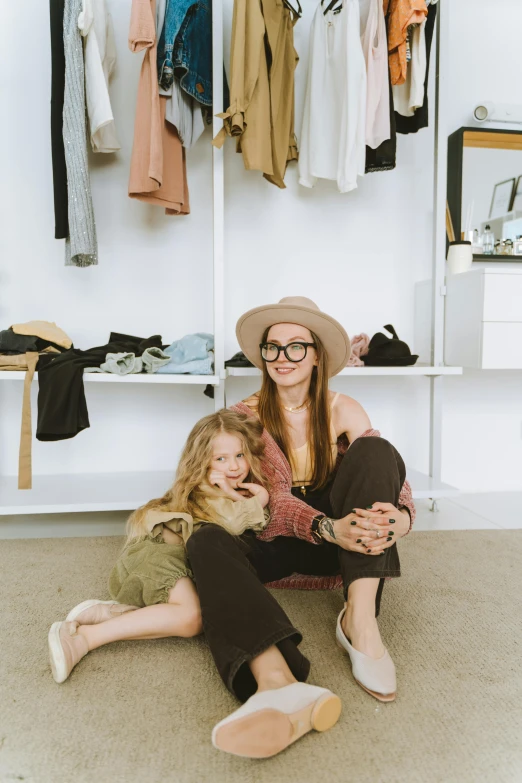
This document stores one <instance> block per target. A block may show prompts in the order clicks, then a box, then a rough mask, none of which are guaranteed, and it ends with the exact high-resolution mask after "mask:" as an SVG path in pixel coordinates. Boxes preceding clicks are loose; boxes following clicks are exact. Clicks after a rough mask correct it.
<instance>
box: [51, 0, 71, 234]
mask: <svg viewBox="0 0 522 783" xmlns="http://www.w3.org/2000/svg"><path fill="white" fill-rule="evenodd" d="M63 9H64V0H50V2H49V10H50V18H51V68H52V76H51V152H52V162H53V187H54V236H55V238H56V239H66V238H67V237H68V236H69V213H68V205H67V169H66V167H65V151H64V147H63V96H64V91H65V54H64V45H63Z"/></svg>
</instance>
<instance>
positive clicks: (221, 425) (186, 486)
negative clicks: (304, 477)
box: [127, 408, 267, 543]
mask: <svg viewBox="0 0 522 783" xmlns="http://www.w3.org/2000/svg"><path fill="white" fill-rule="evenodd" d="M223 432H226V433H228V434H229V435H236V436H237V437H238V438H239V440H240V441H241V447H242V450H243V452H244V454H245V457H246V458H247V460H248V463H249V465H250V473H249V474H248V477H247V478H246V479H245V481H248V482H252V483H256V484H261V486H264V487H266V485H267V482H266V478H264V477H263V473H262V469H261V461H262V459H263V455H264V449H265V444H264V442H263V440H262V439H261V435H262V433H263V425H262V424H261V422H260V421H259V420H258V419H257V418H255V417H253V416H247V415H246V414H244V413H235V412H234V411H230V410H227V409H226V408H222V409H221V410H219V411H217V413H212V414H210V416H205V418H203V419H201V420H200V421H198V423H197V424H196V425H195V426H194V427H193V429H192V431H191V433H190V435H189V436H188V438H187V442H186V444H185V448H184V449H183V452H182V454H181V458H180V461H179V464H178V469H177V471H176V477H175V479H174V484H173V485H172V487H171V488H170V489H169V490H168V491H167V492H166V493H165V494H164V495H163V497H162V498H156V499H155V500H149V502H148V503H146V504H145V505H144V506H141V507H140V508H138V509H137V510H136V511H134V512H133V513H132V514H131V516H130V517H129V519H128V521H127V543H129V542H130V541H134V540H136V539H140V538H144V537H146V536H147V535H148V530H147V524H146V519H145V518H146V514H147V512H148V511H151V510H154V511H181V512H183V513H185V514H190V515H191V516H192V517H193V518H194V519H203V520H208V521H209V522H217V523H218V524H219V523H220V521H221V520H220V519H219V518H218V516H217V514H216V512H215V511H213V509H212V506H211V505H209V504H208V502H207V501H208V498H209V497H216V498H218V497H226V495H225V494H224V493H223V492H222V490H220V489H219V487H215V486H214V487H211V486H210V484H209V483H208V471H209V468H210V462H211V459H212V444H213V441H214V438H215V437H216V435H219V434H221V433H223Z"/></svg>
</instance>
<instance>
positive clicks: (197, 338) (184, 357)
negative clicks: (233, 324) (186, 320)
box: [157, 332, 214, 375]
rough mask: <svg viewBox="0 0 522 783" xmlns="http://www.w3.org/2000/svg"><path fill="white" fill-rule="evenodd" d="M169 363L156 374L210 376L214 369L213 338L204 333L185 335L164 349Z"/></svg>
mask: <svg viewBox="0 0 522 783" xmlns="http://www.w3.org/2000/svg"><path fill="white" fill-rule="evenodd" d="M164 353H165V354H166V355H168V357H169V359H170V361H169V362H168V364H165V365H164V366H162V367H160V368H159V369H158V370H157V372H158V373H171V374H175V375H182V374H184V373H189V374H191V375H212V372H213V369H214V336H213V335H212V334H207V333H206V332H197V333H196V334H187V335H185V337H182V338H181V340H175V341H174V342H173V343H172V344H171V345H169V347H168V348H165V349H164Z"/></svg>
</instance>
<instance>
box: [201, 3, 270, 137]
mask: <svg viewBox="0 0 522 783" xmlns="http://www.w3.org/2000/svg"><path fill="white" fill-rule="evenodd" d="M264 35H265V22H264V19H263V15H262V13H261V7H260V4H259V3H258V2H255V0H235V2H234V15H233V19H232V44H231V54H230V106H229V107H228V109H227V111H226V112H225V113H224V114H218V117H221V118H222V119H223V128H222V129H221V131H220V132H219V133H218V135H217V136H216V138H215V139H214V141H213V144H214V146H216V147H222V146H223V143H224V141H225V136H226V135H228V136H241V134H242V133H243V130H244V129H245V113H246V111H247V109H248V107H249V105H250V101H251V100H252V95H253V94H254V90H255V87H256V84H257V80H258V78H259V70H260V66H261V58H262V57H264V56H265V55H264Z"/></svg>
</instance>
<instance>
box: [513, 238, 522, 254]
mask: <svg viewBox="0 0 522 783" xmlns="http://www.w3.org/2000/svg"><path fill="white" fill-rule="evenodd" d="M513 255H515V256H522V234H519V235H518V236H517V238H516V239H515V244H514V246H513Z"/></svg>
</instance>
